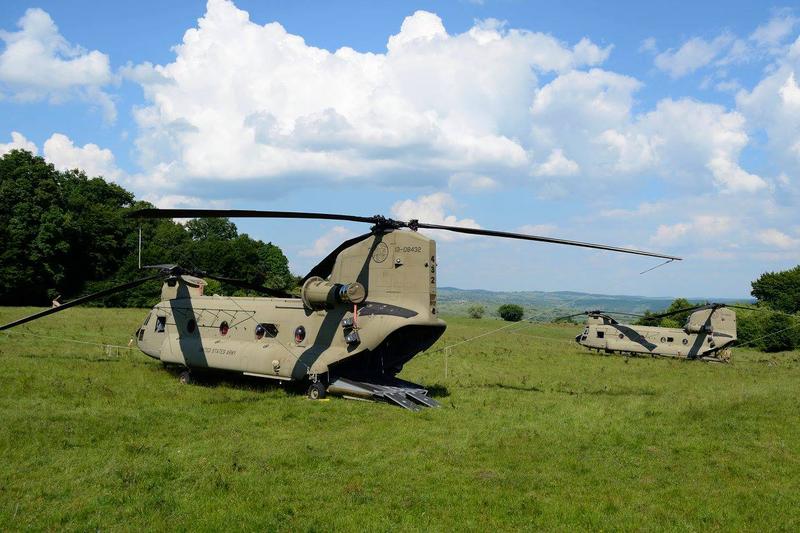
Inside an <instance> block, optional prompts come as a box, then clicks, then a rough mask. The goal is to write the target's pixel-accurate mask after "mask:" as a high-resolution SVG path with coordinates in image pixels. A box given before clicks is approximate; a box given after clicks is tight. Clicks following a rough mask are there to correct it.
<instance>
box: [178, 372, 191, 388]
mask: <svg viewBox="0 0 800 533" xmlns="http://www.w3.org/2000/svg"><path fill="white" fill-rule="evenodd" d="M178 381H180V382H181V384H182V385H190V384H191V383H192V373H191V372H190V371H188V370H184V371H183V372H181V373H180V375H179V376H178Z"/></svg>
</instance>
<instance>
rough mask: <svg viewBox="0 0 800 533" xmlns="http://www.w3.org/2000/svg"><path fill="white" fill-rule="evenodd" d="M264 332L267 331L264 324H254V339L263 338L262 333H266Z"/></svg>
mask: <svg viewBox="0 0 800 533" xmlns="http://www.w3.org/2000/svg"><path fill="white" fill-rule="evenodd" d="M266 332H267V330H266V329H265V328H264V326H262V325H261V324H259V325H257V326H256V339H258V340H261V339H263V338H264V333H266Z"/></svg>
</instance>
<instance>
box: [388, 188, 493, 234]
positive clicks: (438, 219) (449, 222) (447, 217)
mask: <svg viewBox="0 0 800 533" xmlns="http://www.w3.org/2000/svg"><path fill="white" fill-rule="evenodd" d="M455 207H456V201H455V199H454V198H453V197H452V196H450V195H449V194H447V193H444V192H437V193H433V194H428V195H423V196H420V197H419V198H417V199H415V200H410V199H409V200H402V201H400V202H396V203H395V204H394V205H393V206H392V217H394V218H396V219H398V220H404V221H408V220H412V219H416V220H419V221H420V222H427V223H429V224H439V225H445V226H460V227H463V228H480V225H478V223H477V222H475V221H474V220H473V219H471V218H462V219H459V218H457V217H456V216H455V215H452V214H448V211H450V210H452V209H454V208H455ZM420 231H422V232H423V233H428V234H430V235H432V236H435V237H436V238H437V239H439V240H443V241H453V240H457V239H459V238H466V237H468V236H467V235H463V234H459V233H453V232H450V231H445V230H420Z"/></svg>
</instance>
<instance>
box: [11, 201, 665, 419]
mask: <svg viewBox="0 0 800 533" xmlns="http://www.w3.org/2000/svg"><path fill="white" fill-rule="evenodd" d="M130 216H133V217H136V218H196V217H226V218H257V217H258V218H293V219H321V220H340V221H350V222H364V223H367V224H371V225H372V227H371V229H370V231H369V232H368V233H365V234H363V235H360V236H358V237H355V238H352V239H350V240H347V241H345V242H343V243H342V244H341V245H339V246H338V247H337V248H336V249H335V250H333V251H332V252H331V253H330V254H329V255H328V256H327V257H325V258H324V259H323V260H322V261H320V262H319V263H318V264H317V265H316V266H315V267H314V268H313V269H312V270H311V271H310V272H309V273H308V274H307V275H306V276H305V277H304V278H303V280H302V283H303V285H302V289H301V291H300V297H299V298H298V297H291V296H289V295H285V294H276V293H274V292H273V293H272V294H270V296H271V297H267V298H265V297H224V296H218V295H213V296H208V295H203V286H204V285H205V282H204V281H203V280H202V279H201V277H211V278H214V279H219V280H222V281H227V282H235V281H236V280H231V279H228V278H219V277H214V276H210V275H207V274H205V273H202V272H191V271H187V270H184V269H181V268H180V267H178V266H175V265H156V266H155V268H157V269H159V273H158V274H156V275H153V276H149V277H146V278H142V279H138V280H135V281H132V282H129V283H126V284H123V285H119V286H117V287H113V288H110V289H107V290H104V291H101V292H98V293H95V294H91V295H88V296H85V297H82V298H79V299H77V300H73V301H71V302H67V303H65V304H63V305H61V306H60V307H56V308H53V309H47V310H45V311H43V312H40V313H36V314H34V315H31V316H28V317H25V318H23V319H20V320H17V321H15V322H12V323H10V324H6V325H4V326H0V330H3V329H7V328H10V327H13V326H16V325H19V324H23V323H25V322H29V321H31V320H34V319H36V318H39V317H42V316H45V315H49V314H52V313H55V312H59V311H62V310H64V309H67V308H69V307H71V306H73V305H77V304H80V303H82V302H86V301H89V300H92V299H96V298H101V297H104V296H107V295H109V294H113V293H116V292H121V291H125V290H128V289H131V288H133V287H136V286H138V285H141V284H142V283H144V282H146V281H149V280H151V279H155V278H158V277H163V279H164V284H163V286H162V291H161V302H160V303H159V304H157V305H156V306H155V307H154V308H153V309H152V310H151V311H150V313H149V314H148V315H147V317H146V318H145V319H144V322H143V323H142V325H141V326H140V327H139V329H138V330H137V331H136V334H135V335H136V337H135V338H136V343H137V345H138V347H139V349H141V350H142V351H143V352H144V353H145V354H147V355H148V356H150V357H153V358H155V359H158V360H160V361H162V362H163V363H165V364H170V365H178V366H180V367H183V368H184V369H185V372H184V373H183V374H182V379H183V380H187V379H189V374H188V372H189V371H191V370H220V371H229V372H236V373H240V374H245V375H248V376H256V377H262V378H269V379H274V380H280V381H284V382H301V383H302V382H305V383H307V385H308V395H309V397H310V398H312V399H318V398H321V397H324V396H325V394H326V393H336V394H341V395H343V396H346V397H356V398H367V399H375V400H383V401H387V402H390V403H394V404H397V405H400V406H402V407H405V408H407V409H412V410H417V409H419V408H420V407H421V406H429V407H433V406H437V405H438V403H437V402H436V401H435V400H434V399H432V398H431V397H430V396H429V395H428V391H427V390H425V389H424V388H423V387H421V386H419V385H415V384H413V383H409V382H407V381H404V380H400V379H398V378H397V377H396V376H397V374H398V373H399V372H400V371H401V370H402V368H403V365H404V364H405V363H407V362H408V361H409V360H411V359H412V358H413V357H414V356H415V355H417V354H419V353H420V352H422V351H424V350H426V349H428V348H429V347H430V346H431V345H433V343H434V342H436V340H437V339H438V338H439V337H440V336H441V335H442V334H443V333H444V330H445V327H446V324H445V322H444V321H443V320H441V319H440V318H439V315H438V312H437V308H436V274H437V272H436V243H435V241H434V240H433V239H430V238H428V237H426V236H425V235H422V234H420V233H418V232H417V230H418V229H432V230H446V231H453V232H458V233H464V234H468V235H487V236H492V237H504V238H510V239H520V240H528V241H539V242H548V243H556V244H565V245H569V246H579V247H584V248H594V249H598V250H610V251H614V252H622V253H628V254H636V255H642V256H649V257H659V258H662V259H667V260H679V259H680V258H678V257H672V256H667V255H663V254H658V253H652V252H645V251H641V250H634V249H627V248H618V247H615V246H606V245H602V244H593V243H587V242H578V241H569V240H563V239H556V238H551V237H540V236H536V235H526V234H520V233H508V232H502V231H493V230H484V229H476V228H462V227H458V226H445V225H439V224H426V223H422V222H419V221H417V220H410V221H408V222H404V221H400V220H392V219H389V218H385V217H382V216H372V217H361V216H350V215H337V214H329V213H298V212H285V211H249V210H205V209H142V210H139V211H135V212H132V213H130ZM193 274H194V275H193ZM259 289H260V290H261V291H262V292H267V293H268V294H269V292H270V291H269V290H268V289H265V288H263V287H260V288H259Z"/></svg>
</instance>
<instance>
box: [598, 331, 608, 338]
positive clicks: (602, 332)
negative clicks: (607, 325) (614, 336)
mask: <svg viewBox="0 0 800 533" xmlns="http://www.w3.org/2000/svg"><path fill="white" fill-rule="evenodd" d="M605 336H606V332H605V331H598V332H597V338H598V339H602V338H603V337H605Z"/></svg>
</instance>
